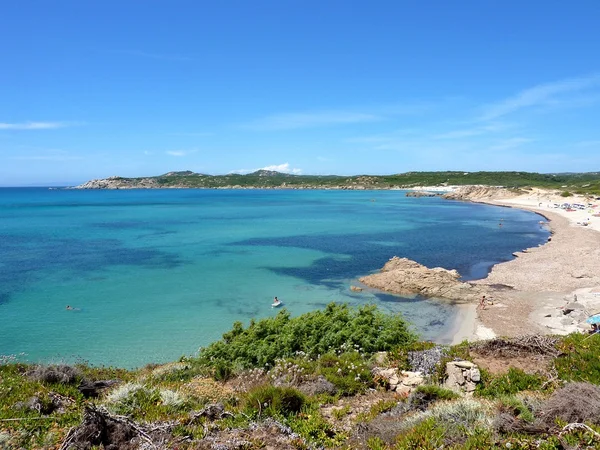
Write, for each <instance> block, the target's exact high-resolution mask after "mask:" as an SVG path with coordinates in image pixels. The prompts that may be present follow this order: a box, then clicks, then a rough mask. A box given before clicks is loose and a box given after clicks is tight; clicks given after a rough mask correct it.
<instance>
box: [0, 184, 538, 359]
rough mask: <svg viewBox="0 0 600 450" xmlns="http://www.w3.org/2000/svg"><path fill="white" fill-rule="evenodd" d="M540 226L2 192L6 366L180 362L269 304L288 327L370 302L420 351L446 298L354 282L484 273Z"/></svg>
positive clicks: (452, 206) (464, 216) (288, 206)
mask: <svg viewBox="0 0 600 450" xmlns="http://www.w3.org/2000/svg"><path fill="white" fill-rule="evenodd" d="M539 221H540V216H538V215H536V214H534V213H530V212H526V211H521V210H517V209H510V208H501V207H495V206H488V205H482V204H475V203H467V202H459V201H449V200H443V199H441V198H437V197H434V198H426V197H422V198H413V197H406V196H405V192H404V191H398V190H389V191H338V190H323V191H320V190H258V189H253V190H208V189H165V190H141V189H140V190H91V191H87V190H73V189H49V188H2V189H0V355H4V356H5V357H6V356H9V355H10V357H12V358H17V359H19V360H23V361H28V362H45V363H74V362H86V363H89V364H93V365H105V366H119V367H127V368H133V367H139V366H143V365H145V364H148V363H161V362H167V361H173V360H176V359H178V358H180V357H181V356H184V355H187V356H189V355H194V354H196V353H197V351H198V349H199V348H200V347H202V346H206V345H208V344H209V343H211V342H213V341H215V340H218V339H220V337H221V335H222V334H223V333H224V332H226V331H227V330H229V329H230V328H231V326H232V324H233V322H234V321H241V322H242V323H243V324H248V323H249V322H250V320H251V319H253V318H254V319H260V318H265V317H271V316H274V315H276V314H277V313H278V312H279V310H278V309H273V308H272V307H271V303H272V301H273V298H274V297H275V296H277V297H278V298H279V299H280V300H281V301H283V303H284V305H283V307H284V308H286V309H287V310H288V311H289V312H290V313H291V314H292V315H293V316H297V315H300V314H302V313H305V312H308V311H313V310H316V309H319V308H323V307H325V306H326V305H327V304H328V303H330V302H342V303H348V304H350V305H354V306H359V305H365V304H375V305H377V306H378V307H379V308H381V310H383V311H385V312H389V313H401V314H403V316H404V317H405V318H406V319H407V320H408V321H410V322H411V323H412V327H413V329H414V330H415V331H416V332H418V333H419V334H420V336H421V337H422V338H423V339H430V340H436V341H438V342H447V341H448V340H449V339H450V335H451V332H452V327H453V326H455V324H456V320H457V311H458V308H457V307H456V305H453V304H452V303H451V302H449V301H442V300H436V299H424V298H420V297H418V296H417V297H401V296H395V295H389V294H385V293H382V292H379V291H376V290H373V289H368V288H365V289H364V290H363V291H362V292H354V291H351V290H350V286H351V285H356V286H359V285H360V284H359V283H358V281H357V279H358V277H360V276H362V275H366V274H369V273H372V272H374V271H377V270H378V269H379V268H381V267H382V266H383V265H384V264H385V262H386V261H388V260H389V259H390V258H391V257H393V256H400V257H407V258H410V259H414V260H416V261H418V262H420V263H422V264H425V265H427V266H430V267H444V268H447V269H457V270H458V271H459V272H460V273H461V274H462V276H463V278H464V279H465V280H472V279H477V278H482V277H485V276H486V274H487V273H488V271H489V270H490V268H491V267H492V266H493V265H494V264H497V263H500V262H503V261H508V260H510V259H512V258H513V255H512V254H513V252H515V251H519V250H522V249H524V248H527V247H532V246H536V245H541V244H543V243H544V242H546V241H547V238H548V236H549V231H548V229H546V228H545V227H543V226H541V225H540V224H539ZM500 224H502V225H500ZM67 306H69V307H70V308H71V309H67Z"/></svg>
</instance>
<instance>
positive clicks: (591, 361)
mask: <svg viewBox="0 0 600 450" xmlns="http://www.w3.org/2000/svg"><path fill="white" fill-rule="evenodd" d="M557 347H558V349H559V350H560V351H561V352H562V354H561V355H560V356H559V357H558V358H556V359H555V360H554V368H555V369H556V372H557V374H558V377H559V378H560V379H561V380H565V381H587V382H589V383H593V384H600V358H598V348H599V347H600V334H595V335H593V336H591V337H590V336H585V335H583V334H581V333H573V334H570V335H568V336H565V337H563V338H562V339H561V341H559V342H558V344H557Z"/></svg>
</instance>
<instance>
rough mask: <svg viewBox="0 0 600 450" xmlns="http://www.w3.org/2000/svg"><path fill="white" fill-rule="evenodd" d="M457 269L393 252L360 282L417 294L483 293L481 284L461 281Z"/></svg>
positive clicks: (464, 297) (468, 297)
mask: <svg viewBox="0 0 600 450" xmlns="http://www.w3.org/2000/svg"><path fill="white" fill-rule="evenodd" d="M459 278H460V274H459V273H458V272H457V271H456V270H447V269H443V268H441V267H435V268H433V269H429V268H427V267H425V266H424V265H422V264H419V263H418V262H416V261H412V260H410V259H408V258H398V257H397V256H394V257H393V258H392V259H390V260H389V261H388V262H387V263H386V264H385V266H383V268H382V269H381V272H380V273H375V274H372V275H368V276H366V277H362V278H360V282H361V283H363V284H365V285H367V286H369V287H372V288H375V289H379V290H381V291H386V292H391V293H393V294H401V295H407V294H418V295H422V296H424V297H433V298H444V299H450V300H458V301H468V302H472V301H475V300H477V299H478V298H479V297H480V296H481V295H483V294H484V293H485V291H484V290H485V287H484V286H474V285H471V284H469V283H465V282H462V281H460V279H459Z"/></svg>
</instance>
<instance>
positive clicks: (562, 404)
mask: <svg viewBox="0 0 600 450" xmlns="http://www.w3.org/2000/svg"><path fill="white" fill-rule="evenodd" d="M540 416H541V419H540V423H542V424H544V425H546V426H547V427H552V426H554V424H555V422H556V419H560V420H562V421H564V422H567V423H572V422H589V423H592V424H595V425H600V387H598V386H595V385H593V384H589V383H569V384H567V385H566V386H565V387H563V388H562V389H559V390H557V391H556V392H554V394H552V396H551V397H550V398H549V399H548V401H547V402H546V403H545V404H544V405H543V406H542V410H541V412H540Z"/></svg>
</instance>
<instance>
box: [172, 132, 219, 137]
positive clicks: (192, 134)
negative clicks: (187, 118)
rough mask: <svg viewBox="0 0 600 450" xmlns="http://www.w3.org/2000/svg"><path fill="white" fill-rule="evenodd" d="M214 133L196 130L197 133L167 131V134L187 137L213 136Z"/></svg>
mask: <svg viewBox="0 0 600 450" xmlns="http://www.w3.org/2000/svg"><path fill="white" fill-rule="evenodd" d="M213 135H214V133H209V132H197V133H169V136H187V137H208V136H213Z"/></svg>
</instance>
